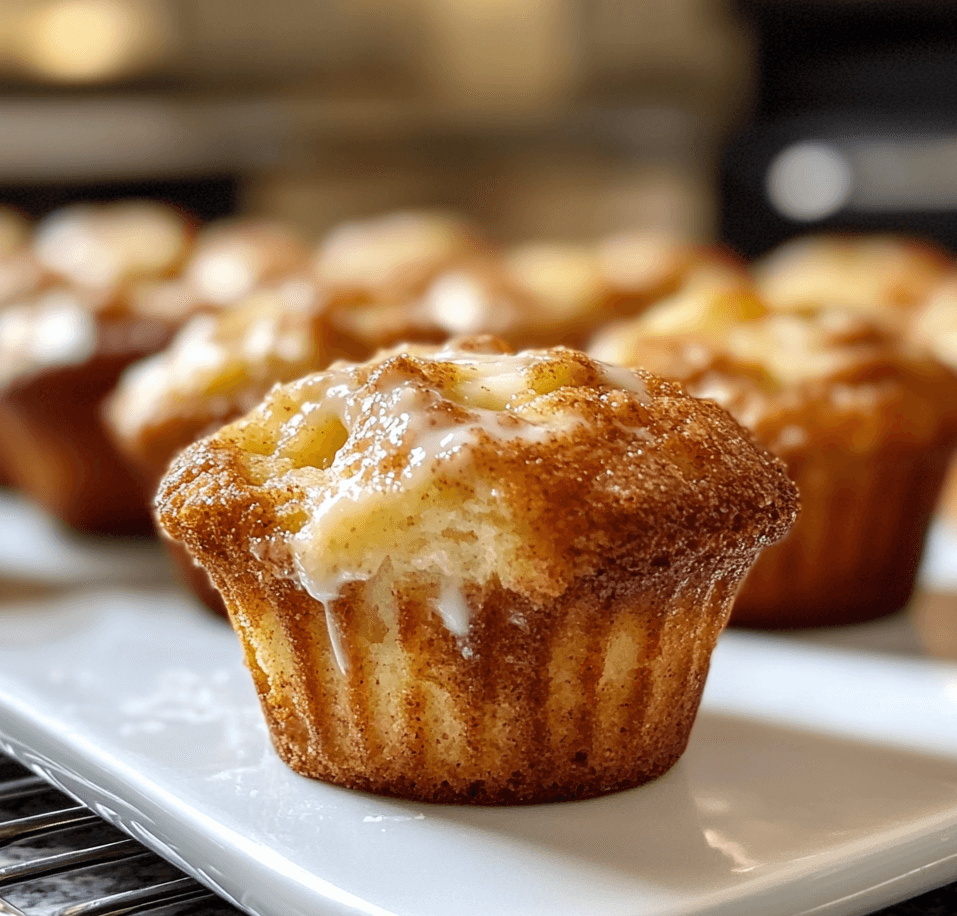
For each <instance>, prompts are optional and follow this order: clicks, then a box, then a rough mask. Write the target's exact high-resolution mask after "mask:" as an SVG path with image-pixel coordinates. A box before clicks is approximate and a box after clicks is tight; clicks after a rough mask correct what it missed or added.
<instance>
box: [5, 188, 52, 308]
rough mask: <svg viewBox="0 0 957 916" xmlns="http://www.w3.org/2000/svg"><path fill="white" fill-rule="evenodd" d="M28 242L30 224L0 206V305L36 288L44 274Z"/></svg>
mask: <svg viewBox="0 0 957 916" xmlns="http://www.w3.org/2000/svg"><path fill="white" fill-rule="evenodd" d="M30 241H31V225H30V222H29V220H27V219H26V218H25V217H24V216H22V215H21V214H19V213H17V212H16V211H15V210H11V209H10V208H8V207H0V307H2V306H4V305H5V304H6V303H7V302H10V301H11V300H13V299H16V298H17V297H18V296H24V295H26V294H27V293H29V292H30V291H31V290H38V289H39V288H40V287H41V286H42V285H43V282H44V280H45V278H46V277H47V276H48V274H47V271H46V270H45V269H44V268H43V266H42V265H41V264H40V262H39V260H38V259H37V256H36V254H35V252H34V251H33V248H32V246H31V244H30Z"/></svg>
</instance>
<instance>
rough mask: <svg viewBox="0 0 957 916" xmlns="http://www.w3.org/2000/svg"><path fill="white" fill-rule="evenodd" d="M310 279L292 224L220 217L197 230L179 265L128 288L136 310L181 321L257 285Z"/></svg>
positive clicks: (306, 254) (306, 255)
mask: <svg viewBox="0 0 957 916" xmlns="http://www.w3.org/2000/svg"><path fill="white" fill-rule="evenodd" d="M293 277H295V278H301V279H306V278H309V279H311V266H310V250H309V246H308V245H307V244H306V242H305V241H304V240H303V239H302V238H301V237H300V236H299V235H298V234H297V233H296V232H294V231H293V230H292V229H290V228H289V227H287V226H284V225H283V224H281V223H278V222H276V221H274V220H268V219H254V218H249V217H247V218H243V219H224V220H220V221H218V222H215V223H210V224H209V225H207V226H204V227H203V228H202V229H201V230H200V231H199V232H198V234H197V236H196V240H195V243H194V244H193V247H192V248H191V249H190V252H189V257H188V258H187V259H186V262H185V263H184V265H183V267H182V269H181V270H180V271H178V272H177V273H176V275H175V276H173V277H171V278H168V279H162V280H160V279H154V280H153V281H151V282H142V283H138V284H137V285H136V286H135V287H133V288H132V289H131V290H130V299H131V304H132V307H133V309H134V310H135V311H136V312H137V313H139V314H144V315H145V314H149V315H156V316H163V317H164V318H165V319H167V320H171V319H175V320H177V321H178V323H180V324H181V323H182V322H183V321H185V320H186V319H188V318H189V317H191V316H192V315H195V314H197V313H199V312H209V311H216V310H219V309H225V308H232V307H234V306H235V305H237V304H238V303H241V302H243V301H244V300H245V299H246V297H247V296H249V295H251V294H252V293H253V292H255V290H257V289H258V288H259V287H260V286H275V285H277V284H281V283H282V282H284V281H285V280H288V279H290V278H293Z"/></svg>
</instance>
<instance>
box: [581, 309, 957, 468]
mask: <svg viewBox="0 0 957 916" xmlns="http://www.w3.org/2000/svg"><path fill="white" fill-rule="evenodd" d="M597 344H601V345H600V346H599V345H597ZM590 352H591V353H592V354H593V355H595V356H597V357H599V358H601V357H605V358H612V359H614V360H615V361H616V362H620V363H622V364H625V365H640V366H645V367H647V368H649V369H651V370H652V371H654V372H659V373H661V374H662V375H664V376H666V377H668V378H674V379H678V380H679V381H681V382H682V383H683V384H684V386H685V387H686V388H687V389H688V390H689V391H690V392H691V393H692V394H694V395H696V396H698V397H703V398H710V399H713V400H714V401H716V402H717V403H719V404H721V405H722V406H723V407H725V408H726V409H727V410H729V411H730V412H731V413H732V414H733V415H734V416H735V417H736V418H737V419H738V420H739V421H740V422H741V423H742V424H743V425H744V426H746V427H747V428H748V429H750V430H752V431H753V432H754V433H755V435H756V436H757V437H758V439H759V440H760V441H761V442H763V443H764V444H765V445H767V446H768V447H769V448H770V449H771V450H772V451H773V452H774V453H775V454H777V455H780V456H782V457H788V456H790V455H792V454H796V453H800V452H801V451H803V450H805V449H806V448H808V447H809V446H810V447H813V448H818V449H821V448H825V449H834V450H837V451H843V452H845V453H865V452H868V451H869V450H871V449H873V448H875V447H877V446H878V445H881V446H882V447H890V448H893V447H901V448H906V447H924V446H927V445H930V444H933V443H934V442H935V441H946V440H949V439H952V438H953V437H954V436H955V435H957V409H955V407H954V405H955V404H957V375H955V374H954V373H953V372H952V371H950V370H949V369H948V368H947V367H946V366H944V365H943V364H942V363H940V362H939V361H938V360H936V359H935V358H933V357H932V356H931V355H930V354H929V353H927V352H925V351H924V350H923V349H921V348H919V347H917V346H915V345H913V344H910V343H908V342H906V341H904V340H903V339H901V338H900V336H899V335H897V334H896V333H894V332H893V331H891V330H890V329H889V328H888V326H887V325H886V324H885V323H883V322H880V321H874V320H871V319H870V318H868V317H866V316H863V315H861V314H860V313H859V312H857V311H854V310H842V309H832V308H825V309H805V310H803V311H801V312H791V313H774V314H770V315H766V316H764V317H759V318H756V319H754V320H751V321H743V322H740V323H738V324H733V325H731V326H729V327H727V328H726V329H725V330H724V331H723V333H722V334H721V335H720V336H712V337H710V338H709V337H707V336H703V335H700V334H674V335H661V336H657V337H652V336H642V335H641V334H633V335H631V336H630V337H629V336H628V335H622V336H621V338H620V339H619V341H618V342H617V343H616V342H615V341H614V340H613V339H611V338H610V337H609V338H608V339H605V340H603V341H598V342H596V346H594V347H593V348H592V349H591V350H590Z"/></svg>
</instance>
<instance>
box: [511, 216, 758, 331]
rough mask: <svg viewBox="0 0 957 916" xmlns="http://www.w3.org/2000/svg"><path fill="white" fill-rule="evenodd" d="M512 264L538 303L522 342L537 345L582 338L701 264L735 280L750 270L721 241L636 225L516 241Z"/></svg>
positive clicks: (669, 291) (689, 278)
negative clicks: (557, 239) (697, 241)
mask: <svg viewBox="0 0 957 916" xmlns="http://www.w3.org/2000/svg"><path fill="white" fill-rule="evenodd" d="M507 264H508V270H509V273H510V275H511V277H512V279H513V281H514V282H515V283H516V284H517V286H518V288H519V289H521V290H524V291H525V292H526V293H527V294H528V295H530V296H531V297H532V298H533V299H534V300H535V302H536V304H537V311H536V315H535V325H534V327H533V328H530V329H529V330H530V331H531V332H532V333H527V334H526V335H525V337H524V338H523V339H522V340H521V341H519V343H521V344H528V345H538V346H545V345H552V344H556V343H562V344H565V345H567V346H574V347H580V346H583V345H584V343H585V341H586V340H587V339H588V338H589V337H590V336H591V334H592V333H593V332H594V331H595V330H596V328H598V327H600V326H602V325H604V324H605V323H607V322H608V321H611V320H614V319H616V318H628V317H631V316H634V315H638V314H641V313H642V312H644V311H645V310H646V309H648V308H649V307H650V306H651V305H652V304H653V303H655V302H658V301H659V300H661V299H663V298H666V297H668V296H671V295H674V294H675V293H677V292H678V290H680V289H681V288H682V287H683V286H685V285H686V284H687V283H689V282H694V277H695V276H696V274H697V273H698V271H700V270H702V269H704V270H706V272H707V273H708V274H709V275H712V276H713V275H718V274H720V275H722V276H726V277H728V278H731V277H733V278H735V281H736V282H741V281H742V278H745V277H746V276H747V275H746V272H745V270H744V267H743V266H741V265H739V264H737V263H736V262H735V261H734V260H733V259H732V258H731V257H729V256H728V255H726V254H724V253H723V252H721V251H720V250H719V249H716V248H715V249H712V248H706V247H702V246H696V245H692V244H690V243H688V242H683V241H679V240H677V239H672V238H670V237H668V236H663V235H659V234H656V233H652V232H637V231H635V232H630V233H621V234H619V235H614V236H608V237H606V238H603V239H600V240H599V241H597V242H590V243H582V244H569V243H544V242H532V243H528V244H524V245H519V246H516V247H515V248H513V249H512V250H511V251H510V252H508V255H507ZM729 282H730V279H729Z"/></svg>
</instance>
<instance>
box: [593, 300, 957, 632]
mask: <svg viewBox="0 0 957 916" xmlns="http://www.w3.org/2000/svg"><path fill="white" fill-rule="evenodd" d="M593 353H594V355H596V356H598V357H599V358H602V357H605V358H608V357H609V356H611V357H613V358H615V359H616V361H618V362H624V363H625V364H628V365H633V366H642V367H645V368H648V369H650V370H651V371H653V372H658V373H660V374H662V375H665V376H667V377H671V378H676V379H678V380H680V381H681V382H682V383H683V384H684V385H685V387H686V388H687V390H688V391H689V392H691V393H692V394H694V395H696V396H698V397H703V398H709V399H711V400H714V401H717V403H718V404H720V405H721V406H723V407H725V408H726V409H727V410H728V411H729V412H730V413H731V414H732V415H733V416H734V417H735V418H736V419H737V420H738V421H739V422H740V423H741V424H742V425H743V426H745V427H747V428H748V429H750V430H751V431H752V433H753V434H754V435H755V436H756V438H757V439H758V440H759V441H760V442H761V443H762V444H764V445H765V446H766V447H768V448H769V449H770V450H771V451H773V452H774V453H775V454H777V455H778V456H779V457H781V458H783V459H784V460H785V462H786V463H787V467H788V472H789V474H790V475H791V477H792V478H793V479H794V480H795V482H796V483H797V484H798V489H799V492H800V494H801V502H802V509H801V514H800V516H799V518H798V521H797V523H796V525H795V526H794V528H793V529H792V531H791V533H790V534H789V535H788V537H787V538H786V539H785V540H784V541H782V542H781V543H779V544H777V545H775V546H774V547H771V548H768V549H767V550H766V551H765V552H764V553H762V555H761V556H760V557H759V559H758V561H757V563H756V564H755V566H754V568H753V569H752V571H751V573H750V574H749V576H748V578H747V579H746V581H745V583H744V585H743V586H742V588H741V591H740V593H739V595H738V598H737V600H736V603H735V607H734V611H733V614H732V622H734V623H738V624H743V625H750V626H762V627H795V626H818V625H827V624H836V623H848V622H853V621H859V620H865V619H868V618H872V617H877V616H880V615H882V614H886V613H890V612H892V611H895V610H897V609H899V608H900V607H902V606H903V605H904V604H906V603H907V601H908V600H909V598H910V595H911V593H912V590H913V585H914V579H915V576H916V572H917V567H918V564H919V560H920V556H921V551H922V548H923V543H924V538H925V535H926V531H927V527H928V524H929V521H930V518H931V514H932V512H933V510H934V505H935V502H936V500H937V498H938V494H939V491H940V487H941V484H942V482H943V479H944V473H945V470H946V468H947V464H948V461H949V459H950V455H951V453H952V452H953V450H954V446H955V444H957V375H955V374H954V373H953V372H951V371H950V370H949V369H948V368H947V367H946V366H944V365H943V364H941V363H940V362H939V361H938V360H936V359H934V358H933V357H932V356H931V355H929V354H927V353H925V352H924V351H922V350H918V349H916V348H915V347H913V346H911V345H909V344H907V343H905V342H903V341H902V340H901V339H900V338H899V337H898V336H897V335H895V334H894V333H892V332H891V331H889V330H888V329H887V328H886V326H885V325H883V324H882V323H880V322H874V321H871V320H869V319H868V318H866V317H865V316H863V315H861V314H860V313H859V312H853V311H848V310H836V309H818V310H812V309H805V310H803V311H801V312H793V313H775V314H770V315H768V316H766V317H764V318H757V319H755V320H752V321H747V322H740V323H737V324H732V325H729V326H728V327H726V328H725V329H724V331H723V333H722V334H721V335H720V336H718V335H712V336H710V337H709V336H707V335H700V334H698V335H696V334H678V335H671V336H668V335H659V336H650V335H649V336H642V335H640V334H633V335H631V337H630V338H628V346H627V348H626V347H624V346H623V345H622V346H619V347H618V348H617V349H616V350H614V351H613V350H612V348H611V347H610V345H609V344H608V342H607V340H606V341H604V342H602V341H600V340H599V341H597V342H596V345H595V347H594V348H593Z"/></svg>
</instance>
